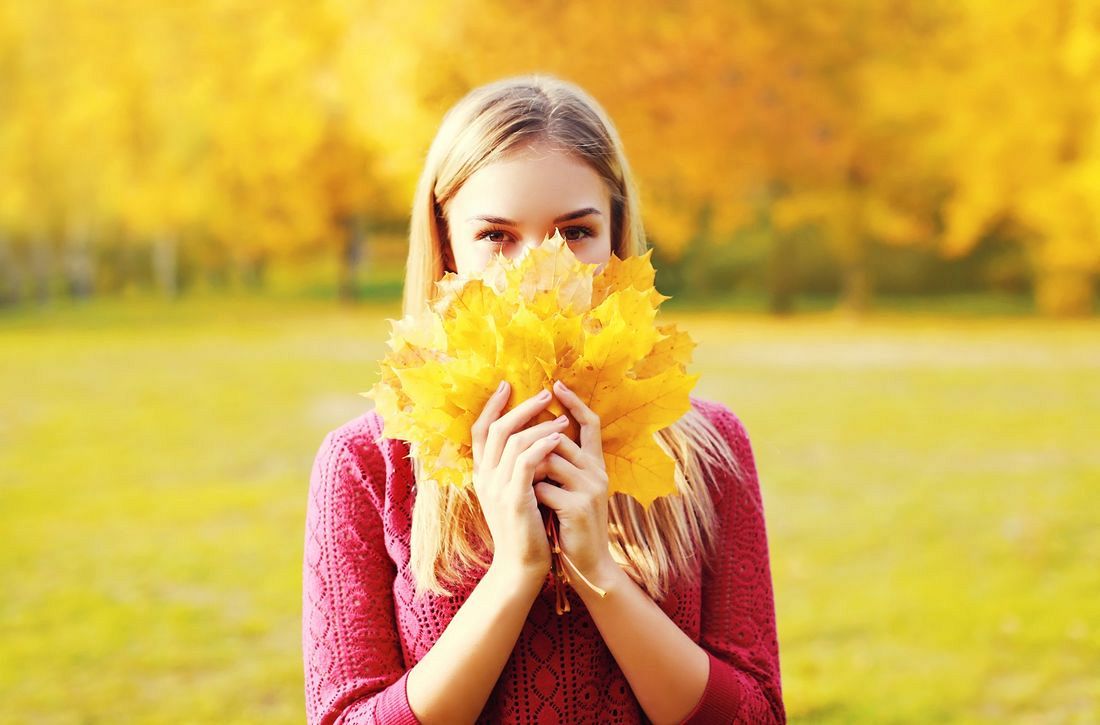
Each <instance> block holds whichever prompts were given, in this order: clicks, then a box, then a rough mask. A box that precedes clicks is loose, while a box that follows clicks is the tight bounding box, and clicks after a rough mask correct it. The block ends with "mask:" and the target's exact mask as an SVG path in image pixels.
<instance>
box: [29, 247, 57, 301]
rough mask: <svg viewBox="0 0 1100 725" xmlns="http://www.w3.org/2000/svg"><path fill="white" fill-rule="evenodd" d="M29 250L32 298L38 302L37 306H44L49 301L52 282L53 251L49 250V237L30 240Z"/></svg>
mask: <svg viewBox="0 0 1100 725" xmlns="http://www.w3.org/2000/svg"><path fill="white" fill-rule="evenodd" d="M30 250H31V275H32V277H33V279H34V298H35V300H37V301H38V304H40V305H44V304H46V303H47V302H49V301H50V292H51V291H52V290H51V287H52V284H51V283H52V282H53V250H52V249H51V248H50V239H49V237H46V236H41V237H35V238H32V239H31V240H30Z"/></svg>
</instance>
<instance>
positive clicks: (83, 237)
mask: <svg viewBox="0 0 1100 725" xmlns="http://www.w3.org/2000/svg"><path fill="white" fill-rule="evenodd" d="M64 259H65V277H66V279H67V281H68V289H69V296H70V297H72V298H73V299H87V298H88V297H91V295H92V287H93V283H92V274H93V270H94V265H93V264H92V252H91V231H90V229H89V228H88V227H87V225H85V224H74V225H73V226H72V227H71V228H70V229H69V230H68V232H67V233H66V234H65V257H64Z"/></svg>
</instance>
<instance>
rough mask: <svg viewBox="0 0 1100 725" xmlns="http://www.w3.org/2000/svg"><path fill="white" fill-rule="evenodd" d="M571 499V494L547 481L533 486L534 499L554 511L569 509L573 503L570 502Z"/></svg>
mask: <svg viewBox="0 0 1100 725" xmlns="http://www.w3.org/2000/svg"><path fill="white" fill-rule="evenodd" d="M571 497H572V494H571V493H569V492H568V491H566V490H565V489H563V488H558V487H557V486H555V485H554V484H552V483H550V482H548V481H539V482H538V483H536V484H535V499H536V500H538V502H539V503H541V504H543V505H544V506H547V507H549V508H550V509H552V510H554V511H565V510H567V509H569V508H570V506H571V505H572V503H573V502H572V501H570V498H571Z"/></svg>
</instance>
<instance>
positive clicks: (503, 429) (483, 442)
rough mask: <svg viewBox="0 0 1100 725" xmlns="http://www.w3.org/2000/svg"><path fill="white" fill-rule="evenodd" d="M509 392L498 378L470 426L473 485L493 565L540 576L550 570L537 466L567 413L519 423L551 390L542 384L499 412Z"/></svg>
mask: <svg viewBox="0 0 1100 725" xmlns="http://www.w3.org/2000/svg"><path fill="white" fill-rule="evenodd" d="M510 396H511V386H509V385H508V383H506V382H504V383H502V384H501V387H500V388H498V389H497V391H496V392H495V393H493V395H492V397H490V398H489V400H488V401H487V402H486V403H485V407H484V408H483V409H482V411H481V415H480V416H478V419H477V421H475V422H474V425H473V427H472V428H471V429H470V433H471V436H472V439H473V457H474V491H475V493H476V494H477V498H478V502H479V503H480V504H481V510H482V512H483V513H484V515H485V522H486V523H487V524H488V526H489V531H490V533H491V534H492V536H493V566H494V567H500V568H501V569H502V570H505V571H507V572H508V573H509V574H510V575H514V576H518V577H521V578H524V579H527V578H528V577H529V578H530V579H531V580H538V579H542V578H545V577H546V575H547V573H548V572H549V571H550V543H549V542H548V541H547V539H546V528H545V526H544V524H543V520H542V514H541V513H540V512H539V507H538V500H537V499H536V498H535V490H534V477H535V469H536V468H539V464H540V463H542V461H543V460H544V459H545V458H546V455H547V454H548V453H550V451H552V450H554V448H555V447H556V446H557V444H558V438H557V437H556V436H557V435H560V434H561V432H562V431H564V430H565V429H566V425H567V423H568V419H567V418H566V417H565V416H562V417H560V418H558V419H556V420H551V421H546V422H543V423H538V424H537V425H533V426H531V427H530V428H523V426H524V425H525V424H526V423H527V422H528V421H529V420H531V418H533V417H535V415H537V414H538V413H539V412H540V411H542V410H543V409H545V408H546V406H547V405H549V404H550V401H551V400H552V399H553V397H554V396H553V395H552V394H551V393H550V391H549V390H543V391H542V392H541V393H539V394H538V395H534V396H532V397H530V398H528V399H527V400H525V401H523V402H522V403H520V404H519V405H517V406H516V407H515V408H513V409H512V410H510V411H508V412H507V413H506V414H504V415H503V416H502V415H501V411H503V410H504V406H505V405H506V404H507V403H508V398H509V397H510ZM540 470H542V469H541V468H540Z"/></svg>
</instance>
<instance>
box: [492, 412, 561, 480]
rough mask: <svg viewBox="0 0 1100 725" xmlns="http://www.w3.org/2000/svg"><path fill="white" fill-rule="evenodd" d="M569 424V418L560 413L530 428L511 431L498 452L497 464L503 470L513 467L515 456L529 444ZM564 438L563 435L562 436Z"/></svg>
mask: <svg viewBox="0 0 1100 725" xmlns="http://www.w3.org/2000/svg"><path fill="white" fill-rule="evenodd" d="M568 424H569V419H568V418H567V417H566V416H564V415H562V416H560V417H558V418H555V419H554V420H548V421H545V422H542V423H539V424H537V425H533V426H531V427H530V428H524V429H523V430H521V431H519V432H517V433H513V434H512V435H510V436H508V442H507V443H505V444H504V450H503V451H502V452H501V454H500V463H499V464H498V465H499V466H501V467H503V468H504V469H505V470H508V469H511V468H514V467H515V464H516V457H517V456H518V455H519V454H520V453H523V452H524V451H525V450H527V449H528V448H530V447H531V444H532V443H534V442H535V441H537V440H539V439H540V438H545V437H546V436H548V435H550V434H551V433H560V432H561V431H563V430H565V427H566V426H567V425H568ZM563 438H564V436H563Z"/></svg>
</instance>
